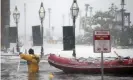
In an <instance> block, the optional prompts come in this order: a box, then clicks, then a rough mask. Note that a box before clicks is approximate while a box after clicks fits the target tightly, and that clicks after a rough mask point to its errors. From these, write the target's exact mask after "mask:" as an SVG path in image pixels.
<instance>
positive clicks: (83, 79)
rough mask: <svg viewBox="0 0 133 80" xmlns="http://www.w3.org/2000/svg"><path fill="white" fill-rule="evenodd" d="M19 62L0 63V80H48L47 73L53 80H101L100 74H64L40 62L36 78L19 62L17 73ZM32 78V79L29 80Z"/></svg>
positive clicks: (119, 78) (110, 79) (111, 79)
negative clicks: (51, 74) (50, 74)
mask: <svg viewBox="0 0 133 80" xmlns="http://www.w3.org/2000/svg"><path fill="white" fill-rule="evenodd" d="M18 62H19V60H10V61H7V62H2V63H1V78H2V80H49V73H51V72H52V73H53V75H54V78H53V80H101V76H100V74H66V73H64V72H62V71H61V70H59V69H56V68H54V67H52V66H50V65H49V64H48V63H47V62H41V63H40V64H39V65H40V72H39V73H38V74H36V76H32V77H31V76H30V75H28V73H27V64H26V63H25V62H23V63H22V62H21V64H20V68H19V71H17V67H18ZM31 78H34V79H31ZM104 80H133V75H132V74H130V75H128V76H127V75H112V74H105V75H104Z"/></svg>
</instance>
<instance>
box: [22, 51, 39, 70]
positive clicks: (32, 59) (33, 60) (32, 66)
mask: <svg viewBox="0 0 133 80" xmlns="http://www.w3.org/2000/svg"><path fill="white" fill-rule="evenodd" d="M20 57H21V58H22V59H24V60H27V65H28V72H29V73H37V72H38V71H39V61H40V59H39V56H37V55H35V54H34V50H33V49H29V54H23V53H21V52H20Z"/></svg>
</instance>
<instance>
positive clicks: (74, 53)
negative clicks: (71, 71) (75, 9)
mask: <svg viewBox="0 0 133 80" xmlns="http://www.w3.org/2000/svg"><path fill="white" fill-rule="evenodd" d="M75 19H76V17H75V16H74V17H73V57H75V58H76V51H75Z"/></svg>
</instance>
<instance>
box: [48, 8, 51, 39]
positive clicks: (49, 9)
mask: <svg viewBox="0 0 133 80" xmlns="http://www.w3.org/2000/svg"><path fill="white" fill-rule="evenodd" d="M48 11H49V34H50V35H49V37H50V38H51V31H50V30H51V29H50V28H51V27H50V11H51V8H48Z"/></svg>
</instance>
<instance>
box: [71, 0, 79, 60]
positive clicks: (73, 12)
mask: <svg viewBox="0 0 133 80" xmlns="http://www.w3.org/2000/svg"><path fill="white" fill-rule="evenodd" d="M70 10H71V15H72V19H73V38H74V39H73V42H74V43H73V44H74V46H73V54H72V55H73V57H75V58H76V51H75V22H76V17H77V16H78V12H79V7H78V4H77V0H73V3H72V6H71V9H70Z"/></svg>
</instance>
